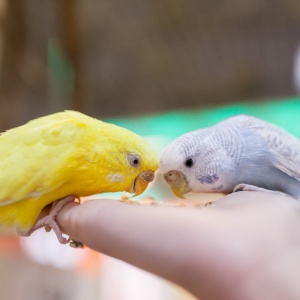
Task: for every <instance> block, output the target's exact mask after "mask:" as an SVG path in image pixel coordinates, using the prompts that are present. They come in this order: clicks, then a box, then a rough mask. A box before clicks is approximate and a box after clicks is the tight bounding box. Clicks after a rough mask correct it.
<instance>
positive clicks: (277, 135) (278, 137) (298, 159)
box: [247, 117, 300, 180]
mask: <svg viewBox="0 0 300 300" xmlns="http://www.w3.org/2000/svg"><path fill="white" fill-rule="evenodd" d="M251 119H252V121H251ZM248 121H249V123H248V122H247V127H248V128H249V129H253V130H255V131H256V133H257V134H259V135H260V136H261V137H262V138H263V139H264V140H265V141H266V143H267V146H268V148H269V151H270V153H271V155H272V156H273V165H274V166H275V167H276V168H278V169H279V170H281V171H282V172H284V173H286V174H288V175H289V176H291V177H294V178H296V179H298V180H300V140H299V139H297V138H296V137H294V136H292V135H291V134H289V133H288V132H286V131H285V130H283V129H281V128H279V127H277V126H275V125H272V124H269V123H267V122H264V121H261V120H258V119H256V118H252V117H250V118H249V120H248Z"/></svg>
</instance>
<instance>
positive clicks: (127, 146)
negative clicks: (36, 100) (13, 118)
mask: <svg viewBox="0 0 300 300" xmlns="http://www.w3.org/2000/svg"><path fill="white" fill-rule="evenodd" d="M157 168H158V155H157V153H156V151H155V150H154V149H153V148H152V147H151V146H150V145H149V144H148V143H147V142H146V141H145V140H144V139H143V138H142V137H140V136H138V135H136V134H134V133H133V132H131V131H129V130H127V129H125V128H122V127H118V126H116V125H113V124H109V123H105V122H102V121H99V120H97V119H94V118H91V117H89V116H86V115H84V114H82V113H79V112H75V111H65V112H60V113H56V114H52V115H49V116H45V117H41V118H38V119H35V120H32V121H30V122H28V123H27V124H25V125H23V126H20V127H16V128H13V129H10V130H8V131H6V132H5V133H2V134H1V135H0V182H1V188H0V230H1V231H2V232H15V233H18V234H20V235H28V234H30V233H31V231H32V228H33V227H34V224H35V223H36V221H37V219H38V216H39V214H40V212H41V211H42V209H43V208H44V207H45V206H47V205H48V204H50V203H52V202H54V201H57V200H59V199H63V198H65V197H68V196H75V197H81V196H89V195H93V194H97V193H103V192H117V191H127V192H129V193H134V194H135V195H139V194H141V193H142V192H143V191H144V190H145V189H146V188H147V186H148V184H149V182H151V181H152V180H153V179H154V172H155V171H156V170H157ZM73 198H74V197H73ZM60 209H61V207H60ZM56 214H57V212H56V213H55V215H56ZM54 218H55V216H54V217H53V218H52V219H54ZM50 223H51V222H50ZM44 225H46V226H47V225H48V226H49V225H50V227H52V226H51V224H42V225H40V226H38V227H42V226H44ZM38 227H37V228H38ZM54 227H56V226H54ZM54 227H53V229H55V228H54ZM55 232H56V234H57V235H58V238H59V235H61V232H60V231H59V232H57V231H55ZM59 240H60V242H64V243H65V242H66V240H65V239H63V238H59Z"/></svg>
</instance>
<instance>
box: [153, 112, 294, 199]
mask: <svg viewBox="0 0 300 300" xmlns="http://www.w3.org/2000/svg"><path fill="white" fill-rule="evenodd" d="M159 169H160V172H161V173H162V174H163V175H164V178H165V180H166V181H167V183H168V184H169V185H170V187H171V189H172V191H173V192H174V194H175V195H177V196H178V197H181V198H184V197H183V194H185V193H188V192H195V193H200V192H221V193H231V192H233V191H237V190H247V191H275V192H281V193H285V194H289V195H291V196H293V197H295V198H297V199H300V140H298V139H297V138H296V137H294V136H292V135H290V134H289V133H288V132H286V131H284V130H283V129H280V128H279V127H277V126H275V125H272V124H270V123H267V122H265V121H262V120H260V119H257V118H255V117H252V116H247V115H238V116H235V117H231V118H228V119H226V120H224V121H222V122H220V123H218V124H216V125H215V126H212V127H209V128H204V129H199V130H196V131H193V132H189V133H186V134H184V135H182V136H180V137H179V138H177V139H175V140H174V141H172V142H171V143H170V144H169V145H168V146H167V147H166V148H165V149H164V150H163V152H162V154H161V158H160V165H159Z"/></svg>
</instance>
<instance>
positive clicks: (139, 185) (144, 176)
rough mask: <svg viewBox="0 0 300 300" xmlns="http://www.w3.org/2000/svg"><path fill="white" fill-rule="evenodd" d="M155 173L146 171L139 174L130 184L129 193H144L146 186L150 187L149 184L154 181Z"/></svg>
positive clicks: (135, 194)
mask: <svg viewBox="0 0 300 300" xmlns="http://www.w3.org/2000/svg"><path fill="white" fill-rule="evenodd" d="M154 177H155V175H154V172H153V171H145V172H142V173H141V174H139V176H138V177H137V178H136V179H135V180H134V181H133V183H132V184H131V185H130V187H129V188H128V189H127V190H126V192H128V193H134V196H133V197H135V196H138V195H140V194H142V193H143V192H144V191H145V190H146V188H147V187H148V184H149V183H150V182H151V181H153V179H154Z"/></svg>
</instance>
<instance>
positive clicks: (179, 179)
mask: <svg viewBox="0 0 300 300" xmlns="http://www.w3.org/2000/svg"><path fill="white" fill-rule="evenodd" d="M163 176H164V178H165V180H166V182H167V183H168V184H169V186H170V188H171V190H172V192H173V193H174V194H175V195H176V196H177V197H179V198H182V199H185V198H184V196H183V194H186V193H188V192H189V191H190V190H191V189H190V188H189V186H188V183H187V180H186V178H185V176H184V175H183V174H182V173H181V172H179V171H169V172H167V173H165V174H164V175H163Z"/></svg>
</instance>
